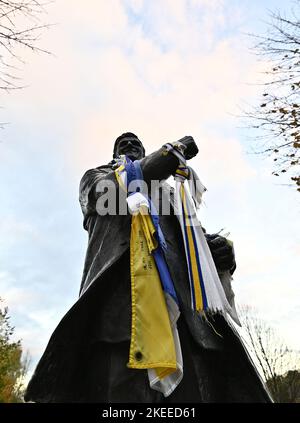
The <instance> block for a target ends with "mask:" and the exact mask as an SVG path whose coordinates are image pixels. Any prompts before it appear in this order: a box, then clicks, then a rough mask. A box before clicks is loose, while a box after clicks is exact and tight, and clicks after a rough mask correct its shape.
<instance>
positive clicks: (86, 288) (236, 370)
mask: <svg viewBox="0 0 300 423" xmlns="http://www.w3.org/2000/svg"><path fill="white" fill-rule="evenodd" d="M179 141H180V144H181V145H183V146H184V150H183V151H184V153H183V154H184V155H185V158H186V159H187V160H189V159H191V158H192V157H194V156H195V155H196V154H197V153H198V148H197V145H196V143H195V141H194V139H193V138H192V137H190V136H187V137H184V138H182V139H180V140H179ZM120 155H126V156H127V157H128V158H129V159H131V160H132V161H134V160H139V161H140V166H141V169H142V172H143V176H144V180H145V181H146V183H149V182H150V181H152V180H154V179H155V180H159V181H163V180H165V179H167V178H168V177H169V176H170V175H172V174H174V173H175V171H176V169H177V167H178V158H177V157H176V156H175V155H172V154H165V149H164V148H163V147H162V148H160V149H159V150H157V151H155V152H154V153H152V154H149V155H147V156H145V149H144V147H143V144H142V142H141V141H140V140H139V139H138V137H137V136H136V135H135V134H133V133H130V132H127V133H125V134H122V135H121V136H120V137H118V138H117V140H116V142H115V145H114V154H113V157H114V158H113V160H112V161H111V162H110V163H108V164H107V165H104V166H99V167H97V168H95V169H91V170H88V171H87V172H86V173H85V174H84V176H83V177H82V180H81V183H80V197H79V201H80V204H81V208H82V212H83V216H84V222H83V226H84V228H85V229H86V230H87V231H88V235H89V239H88V247H87V252H86V258H85V265H84V270H83V276H82V282H81V288H80V296H79V299H78V301H77V302H76V303H75V304H74V306H73V307H72V308H71V309H70V310H69V311H68V313H67V314H66V315H65V316H64V317H63V319H62V320H61V322H60V323H59V325H58V327H57V328H56V330H55V331H54V333H53V335H52V336H51V339H50V341H49V343H48V346H47V348H46V350H45V352H44V354H43V356H42V358H41V360H40V361H39V363H38V365H37V368H36V370H35V373H34V375H33V377H32V379H31V381H30V383H29V385H28V387H27V392H26V395H25V400H26V401H35V402H151V403H160V402H165V403H172V402H200V403H201V402H270V401H271V399H270V397H269V394H268V392H267V391H266V389H265V387H264V384H263V382H262V381H261V379H260V377H259V376H258V373H257V371H256V369H255V368H254V366H253V364H252V362H251V360H250V358H249V356H248V355H247V352H246V351H245V349H244V347H243V345H242V344H241V341H240V339H239V337H238V336H237V334H236V332H235V331H234V330H233V328H232V327H230V326H229V325H228V323H227V321H226V320H225V319H224V317H223V316H222V315H221V314H217V315H215V316H211V317H208V319H206V320H205V319H203V318H202V317H201V316H199V314H198V313H196V312H195V311H193V310H192V309H191V308H190V305H189V304H190V293H189V283H188V274H187V263H186V258H185V255H184V253H183V252H184V246H183V239H182V235H181V231H180V227H179V224H178V219H177V217H176V216H175V214H174V211H172V207H171V213H169V214H161V215H160V225H161V228H162V231H163V234H164V236H165V240H166V243H167V249H166V251H165V260H166V263H167V265H168V268H169V272H170V275H171V277H172V280H173V283H174V286H175V290H176V294H177V296H178V300H179V308H180V313H181V315H180V318H179V320H178V325H177V326H178V332H179V336H180V341H181V345H182V355H183V362H184V376H183V379H182V381H181V382H180V384H179V386H178V387H177V388H176V389H175V390H174V392H173V393H172V394H171V395H169V396H168V397H164V395H163V394H162V393H161V392H158V391H155V390H153V389H151V388H150V386H149V382H148V377H147V371H146V370H137V369H129V368H127V366H126V364H127V362H128V352H129V344H130V328H131V291H130V254H129V242H130V221H131V216H130V214H128V213H127V214H124V215H123V214H120V213H119V214H118V213H117V214H106V215H103V216H101V215H99V213H98V212H97V200H98V198H99V196H100V195H101V193H99V191H98V190H97V185H98V184H99V182H100V181H103V180H106V181H111V182H112V183H113V184H114V185H115V186H116V190H117V191H118V189H119V187H118V183H117V180H116V176H115V168H116V165H117V160H118V157H119V156H120ZM170 191H171V196H170V198H171V203H172V189H171V188H170V186H169V185H168V184H166V183H164V182H163V183H162V189H161V190H160V194H159V200H160V201H162V200H163V198H164V196H165V195H167V194H170ZM119 201H122V200H121V199H119ZM171 206H172V205H171ZM206 240H207V242H208V245H209V248H210V250H211V253H212V257H213V259H214V262H215V265H216V268H217V270H218V271H220V272H221V271H227V270H229V271H230V272H231V273H233V272H234V270H235V257H234V252H233V248H232V246H231V245H230V244H229V243H228V242H227V240H226V239H225V238H223V237H221V236H219V235H217V234H213V235H208V234H206ZM230 301H231V302H232V301H233V296H231V298H230Z"/></svg>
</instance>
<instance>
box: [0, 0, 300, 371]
mask: <svg viewBox="0 0 300 423" xmlns="http://www.w3.org/2000/svg"><path fill="white" fill-rule="evenodd" d="M281 3H282V2H280V1H272V0H263V1H258V0H255V1H248V0H241V1H237V0H236V1H235V0H151V2H150V1H145V0H109V1H108V0H98V1H96V0H89V2H84V3H83V2H82V1H79V0H72V1H71V0H60V1H59V2H58V1H57V2H54V3H51V4H49V5H48V6H47V12H48V13H47V15H45V16H43V17H42V19H43V20H44V21H45V22H47V23H51V24H55V25H53V26H51V27H50V28H49V29H48V30H45V31H41V39H40V41H39V45H40V46H41V47H42V48H43V49H45V50H48V51H50V52H51V53H52V54H51V55H47V54H34V53H32V52H29V51H26V50H22V49H20V50H19V51H18V54H19V55H20V56H21V57H22V58H23V59H24V62H25V63H24V64H20V63H19V64H18V69H19V70H18V71H17V72H18V76H20V77H21V78H22V84H24V85H26V88H24V89H22V90H18V91H15V92H13V93H11V94H4V93H2V94H1V105H2V108H1V121H2V122H8V124H7V125H5V127H4V129H3V130H2V132H1V134H0V158H1V167H0V192H1V205H0V297H2V298H3V299H4V300H5V304H6V305H8V307H9V313H10V315H11V320H12V323H13V325H14V326H15V337H16V338H17V339H22V345H23V348H24V350H25V351H28V352H29V354H30V356H31V367H30V371H32V370H33V369H34V367H35V365H36V363H37V361H38V359H39V358H40V357H41V355H42V353H43V351H44V349H45V347H46V345H47V342H48V340H49V337H50V335H51V333H52V332H53V330H54V329H55V327H56V326H57V324H58V323H59V321H60V320H61V318H62V317H63V316H64V314H65V313H66V312H67V311H68V309H69V308H70V307H71V306H72V304H74V302H75V301H76V299H77V297H78V292H79V286H80V281H81V274H82V269H83V263H84V256H85V249H86V246H87V233H86V232H85V231H84V229H83V227H82V214H81V210H80V207H79V203H78V186H79V181H80V179H81V177H82V175H83V173H84V172H85V171H86V170H87V169H90V168H93V167H96V166H99V165H101V164H105V163H107V162H108V161H109V160H110V159H111V155H112V148H113V143H114V140H115V139H116V138H117V136H118V135H120V134H121V133H123V132H126V131H131V132H134V133H136V134H137V135H138V136H139V137H140V139H141V140H142V141H143V143H144V145H145V148H146V153H150V152H152V151H155V150H156V149H158V148H159V147H160V146H161V145H162V144H164V143H165V142H167V141H176V140H177V139H179V138H181V137H183V136H185V135H192V136H193V137H194V139H195V141H196V143H197V145H198V147H199V154H198V156H197V157H196V158H194V159H193V160H192V161H191V162H190V165H191V166H193V168H194V169H195V170H196V171H197V173H198V174H199V176H200V179H201V180H202V182H203V183H204V185H205V186H206V187H207V189H208V191H207V193H206V194H205V197H204V202H205V204H204V206H203V208H202V210H201V212H200V218H201V222H202V225H203V226H204V227H205V228H206V230H207V232H209V233H214V232H218V231H219V230H220V229H222V228H225V231H226V232H230V236H229V237H230V239H231V240H233V242H234V246H235V253H236V261H237V270H236V272H235V274H234V280H233V288H234V290H235V294H236V301H237V302H238V303H239V304H247V305H250V306H253V307H255V308H256V309H257V310H258V312H259V314H260V315H261V317H262V318H263V319H265V320H267V321H268V322H270V324H271V325H272V326H274V327H275V328H276V329H277V330H278V331H279V333H280V334H281V335H282V336H283V337H284V339H285V340H286V342H287V344H288V345H289V346H290V347H292V348H297V349H300V339H299V336H298V332H299V330H298V328H299V326H300V303H299V298H300V284H299V265H298V263H299V253H300V247H299V225H298V216H299V202H298V199H299V193H296V192H295V190H294V189H292V188H289V187H287V186H284V185H282V184H281V182H282V181H278V180H277V179H276V178H275V177H274V176H271V172H272V162H271V161H270V160H269V159H267V158H263V157H261V156H259V155H254V154H251V151H252V148H253V144H252V142H250V141H249V132H250V130H249V129H248V130H247V129H245V128H242V126H243V124H242V122H241V119H240V118H239V115H240V114H241V108H244V107H246V106H247V105H251V104H255V103H257V102H258V101H259V93H260V92H261V88H260V87H259V86H258V85H257V83H258V82H261V81H263V78H264V77H263V74H262V71H263V70H264V69H266V67H267V66H268V63H266V62H263V61H259V60H258V58H257V56H255V55H254V54H253V52H252V51H251V49H250V46H251V45H253V39H251V37H249V36H248V35H247V33H260V32H263V31H265V29H266V21H267V20H268V11H270V10H277V9H280V8H281V7H282V6H281ZM288 4H289V3H288V2H286V3H285V7H286V8H288Z"/></svg>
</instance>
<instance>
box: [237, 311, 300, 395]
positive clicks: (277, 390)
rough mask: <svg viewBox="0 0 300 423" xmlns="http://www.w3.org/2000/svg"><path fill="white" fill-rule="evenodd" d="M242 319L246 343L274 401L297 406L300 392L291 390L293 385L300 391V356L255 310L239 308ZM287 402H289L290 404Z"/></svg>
mask: <svg viewBox="0 0 300 423" xmlns="http://www.w3.org/2000/svg"><path fill="white" fill-rule="evenodd" d="M239 317H240V320H241V323H242V327H243V333H244V341H245V342H246V345H247V347H248V350H249V352H250V354H251V356H252V358H253V361H254V362H255V363H256V365H257V368H258V370H259V371H260V373H261V374H262V376H263V378H264V380H265V381H266V383H267V385H268V387H269V390H270V392H271V394H272V396H273V398H274V400H275V401H276V402H293V399H295V398H296V397H297V396H298V395H299V396H300V390H297V391H296V389H294V390H291V386H290V384H291V383H293V384H294V386H297V387H299V379H300V378H299V377H300V373H299V371H300V352H299V351H297V350H294V349H292V348H289V347H288V346H287V344H286V343H285V341H284V340H283V339H282V338H281V337H280V336H279V335H278V334H277V333H276V331H275V330H274V329H273V328H272V327H271V326H270V325H269V324H268V323H267V322H266V321H264V320H263V319H261V318H260V317H259V316H258V314H257V312H255V310H254V309H253V308H251V307H249V306H242V307H239ZM287 382H290V383H287ZM296 382H297V384H296ZM289 389H290V391H289ZM297 389H298V388H297ZM292 395H293V396H292ZM287 398H288V399H289V401H286V399H287Z"/></svg>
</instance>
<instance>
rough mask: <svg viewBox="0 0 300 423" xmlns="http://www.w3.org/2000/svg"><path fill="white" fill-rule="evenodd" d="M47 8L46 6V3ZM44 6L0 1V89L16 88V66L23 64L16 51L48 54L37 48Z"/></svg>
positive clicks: (30, 1) (34, 0)
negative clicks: (22, 49) (23, 50)
mask: <svg viewBox="0 0 300 423" xmlns="http://www.w3.org/2000/svg"><path fill="white" fill-rule="evenodd" d="M47 4H48V3H47ZM45 6H46V3H41V2H40V1H38V0H14V1H12V0H4V1H3V0H0V89H2V90H5V91H11V90H15V89H18V88H20V83H19V78H18V77H17V76H16V74H17V67H16V63H18V62H19V63H20V62H23V59H22V57H21V55H20V49H19V47H22V48H24V49H27V50H32V51H35V52H44V53H49V52H48V51H46V50H43V49H42V48H40V47H39V46H38V41H39V37H40V34H41V31H42V30H43V29H45V28H47V27H48V26H49V25H44V24H42V23H41V20H40V17H41V15H42V14H43V13H45Z"/></svg>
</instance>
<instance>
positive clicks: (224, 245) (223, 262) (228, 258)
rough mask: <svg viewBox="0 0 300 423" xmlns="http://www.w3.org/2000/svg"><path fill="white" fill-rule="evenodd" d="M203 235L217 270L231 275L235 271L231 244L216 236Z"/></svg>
mask: <svg viewBox="0 0 300 423" xmlns="http://www.w3.org/2000/svg"><path fill="white" fill-rule="evenodd" d="M204 235H205V238H206V241H207V244H208V246H209V249H210V252H211V254H212V256H213V259H214V262H215V265H216V268H217V270H218V271H221V272H225V271H226V270H229V271H230V273H231V274H233V272H234V271H235V269H236V263H235V255H234V248H233V245H232V243H231V242H229V241H228V240H227V239H226V238H224V237H223V236H220V235H218V234H212V235H209V234H204Z"/></svg>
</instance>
